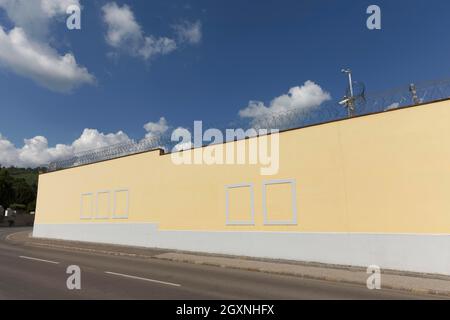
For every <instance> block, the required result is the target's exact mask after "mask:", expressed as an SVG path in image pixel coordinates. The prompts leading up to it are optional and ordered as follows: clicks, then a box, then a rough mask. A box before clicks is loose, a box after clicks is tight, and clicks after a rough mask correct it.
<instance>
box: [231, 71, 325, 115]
mask: <svg viewBox="0 0 450 320" xmlns="http://www.w3.org/2000/svg"><path fill="white" fill-rule="evenodd" d="M328 100H331V96H330V94H329V93H328V92H326V91H324V90H322V88H321V87H320V86H319V85H317V84H315V83H314V82H312V81H309V80H308V81H306V82H305V83H304V85H303V86H297V87H293V88H291V89H290V90H289V93H287V94H284V95H282V96H279V97H277V98H275V99H273V100H272V102H271V103H270V105H269V106H266V105H265V104H264V103H263V102H260V101H250V103H249V104H248V106H247V107H246V108H244V109H242V110H240V111H239V115H240V116H241V117H242V118H252V119H261V118H263V117H264V116H267V115H271V114H281V113H284V112H287V111H291V110H308V109H313V108H315V107H318V106H320V105H321V104H322V103H323V102H325V101H328Z"/></svg>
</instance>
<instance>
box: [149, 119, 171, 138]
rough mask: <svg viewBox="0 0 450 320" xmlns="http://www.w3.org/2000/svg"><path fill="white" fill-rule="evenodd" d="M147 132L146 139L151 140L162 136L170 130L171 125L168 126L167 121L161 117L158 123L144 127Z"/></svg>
mask: <svg viewBox="0 0 450 320" xmlns="http://www.w3.org/2000/svg"><path fill="white" fill-rule="evenodd" d="M144 129H145V131H147V134H146V135H145V137H146V138H151V137H155V136H161V135H163V134H164V133H166V132H167V130H169V125H168V124H167V120H166V118H164V117H161V118H160V119H159V121H158V122H149V123H146V124H145V125H144Z"/></svg>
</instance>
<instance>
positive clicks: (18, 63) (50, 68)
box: [0, 26, 95, 92]
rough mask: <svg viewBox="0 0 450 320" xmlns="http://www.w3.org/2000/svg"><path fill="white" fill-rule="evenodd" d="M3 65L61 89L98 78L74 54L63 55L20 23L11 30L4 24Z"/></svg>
mask: <svg viewBox="0 0 450 320" xmlns="http://www.w3.org/2000/svg"><path fill="white" fill-rule="evenodd" d="M0 65H2V66H3V67H5V68H8V69H9V70H11V71H13V72H15V73H17V74H19V75H21V76H23V77H26V78H29V79H32V80H34V81H35V82H36V83H38V84H40V85H42V86H44V87H46V88H48V89H51V90H54V91H59V92H69V91H72V90H73V89H74V88H76V87H78V86H81V85H83V84H92V83H94V82H95V78H94V76H92V75H91V74H90V73H89V72H88V70H87V69H86V68H84V67H81V66H79V65H78V64H77V62H76V60H75V57H74V56H73V54H71V53H67V54H65V55H63V56H61V55H59V54H58V53H57V52H56V50H54V49H52V48H51V47H50V46H48V45H46V44H44V43H40V42H36V41H33V40H32V39H29V38H28V37H27V35H26V34H25V32H24V30H23V29H21V28H19V27H16V28H14V29H12V30H11V31H10V32H9V33H8V32H5V30H4V29H3V28H2V27H1V26H0Z"/></svg>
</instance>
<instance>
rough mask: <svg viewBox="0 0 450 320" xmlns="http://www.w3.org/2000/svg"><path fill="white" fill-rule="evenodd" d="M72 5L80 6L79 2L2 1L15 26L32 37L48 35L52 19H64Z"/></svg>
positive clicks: (2, 5)
mask: <svg viewBox="0 0 450 320" xmlns="http://www.w3.org/2000/svg"><path fill="white" fill-rule="evenodd" d="M70 5H77V6H80V1H79V0H0V8H3V9H4V10H5V11H6V13H7V15H8V17H9V19H10V20H11V21H12V22H13V23H14V25H16V26H19V27H21V28H22V29H24V30H25V31H26V33H27V34H28V35H30V36H31V37H43V36H46V35H47V33H48V28H49V24H50V22H51V19H53V18H58V17H62V16H63V15H65V14H66V10H67V8H68V7H69V6H70Z"/></svg>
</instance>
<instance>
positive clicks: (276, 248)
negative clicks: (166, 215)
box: [33, 223, 450, 275]
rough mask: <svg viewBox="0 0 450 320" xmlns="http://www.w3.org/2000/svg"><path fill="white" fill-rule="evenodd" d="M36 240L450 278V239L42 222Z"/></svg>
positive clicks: (149, 224)
mask: <svg viewBox="0 0 450 320" xmlns="http://www.w3.org/2000/svg"><path fill="white" fill-rule="evenodd" d="M33 236H34V237H38V238H50V239H61V240H75V241H86V242H98V243H109V244H120V245H130V246H141V247H150V248H165V249H176V250H185V251H196V252H207V253H218V254H230V255H238V256H247V257H259V258H271V259H288V260H298V261H308V262H320V263H329V264H340V265H352V266H360V267H368V266H369V265H377V266H379V267H381V268H382V269H393V270H404V271H414V272H424V273H437V274H444V275H450V235H419V234H370V233H290V232H207V231H160V230H158V225H157V224H151V223H139V224H132V223H120V224H119V223H115V224H112V223H111V224H98V223H92V224H37V225H35V226H34V230H33Z"/></svg>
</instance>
